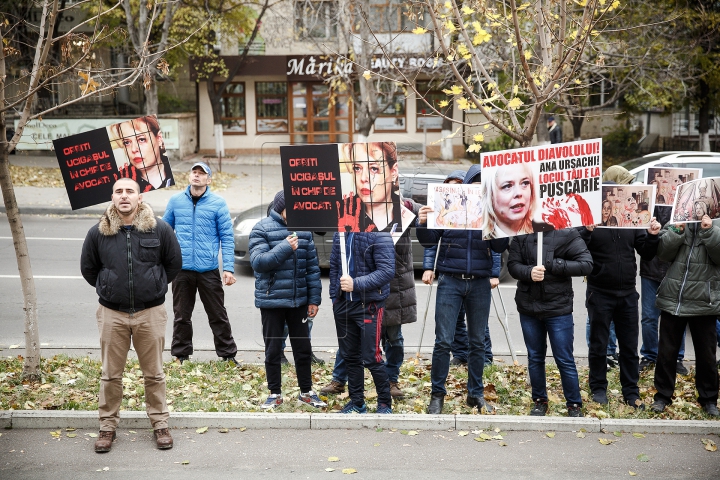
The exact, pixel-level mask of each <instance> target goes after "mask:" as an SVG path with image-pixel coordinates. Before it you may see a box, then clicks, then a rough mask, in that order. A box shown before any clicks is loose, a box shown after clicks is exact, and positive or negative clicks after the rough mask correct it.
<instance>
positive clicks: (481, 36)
mask: <svg viewBox="0 0 720 480" xmlns="http://www.w3.org/2000/svg"><path fill="white" fill-rule="evenodd" d="M491 38H492V35H490V34H489V33H488V32H487V31H485V30H483V29H482V28H481V29H480V30H478V31H477V33H476V34H475V36H474V37H473V41H472V43H473V45H480V44H481V43H483V42H489V41H490V39H491Z"/></svg>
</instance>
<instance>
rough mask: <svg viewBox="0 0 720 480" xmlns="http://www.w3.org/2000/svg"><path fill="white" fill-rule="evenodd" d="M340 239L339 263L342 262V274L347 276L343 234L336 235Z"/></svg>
mask: <svg viewBox="0 0 720 480" xmlns="http://www.w3.org/2000/svg"><path fill="white" fill-rule="evenodd" d="M338 236H339V237H340V261H341V262H342V274H343V275H347V274H348V262H347V254H346V253H345V232H340V233H338Z"/></svg>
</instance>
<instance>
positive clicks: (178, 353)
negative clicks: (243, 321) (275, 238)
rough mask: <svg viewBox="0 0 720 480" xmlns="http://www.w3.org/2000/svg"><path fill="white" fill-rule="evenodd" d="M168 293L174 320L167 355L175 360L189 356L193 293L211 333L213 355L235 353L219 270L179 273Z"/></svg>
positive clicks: (191, 350) (191, 346)
mask: <svg viewBox="0 0 720 480" xmlns="http://www.w3.org/2000/svg"><path fill="white" fill-rule="evenodd" d="M172 292H173V312H174V313H175V321H174V322H173V338H172V345H171V347H170V353H171V354H172V355H173V356H175V357H187V356H189V355H192V353H193V343H192V337H193V326H192V313H193V309H194V308H195V294H196V292H200V301H201V302H202V304H203V306H204V307H205V312H206V313H207V316H208V322H209V323H210V329H211V330H212V332H213V339H214V340H215V352H216V353H217V356H218V357H234V356H235V355H236V354H237V345H235V339H233V336H232V329H231V328H230V320H228V316H227V310H225V292H224V291H223V285H222V280H221V279H220V271H219V270H218V269H215V270H210V271H209V272H194V271H192V270H181V271H180V273H178V275H177V277H175V280H173V282H172Z"/></svg>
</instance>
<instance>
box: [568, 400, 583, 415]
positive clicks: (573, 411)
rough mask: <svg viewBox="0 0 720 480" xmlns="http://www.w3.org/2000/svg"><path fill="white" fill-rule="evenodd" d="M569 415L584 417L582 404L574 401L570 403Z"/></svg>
mask: <svg viewBox="0 0 720 480" xmlns="http://www.w3.org/2000/svg"><path fill="white" fill-rule="evenodd" d="M567 410H568V417H584V416H585V415H583V412H582V405H578V404H577V403H573V404H572V405H568V407H567Z"/></svg>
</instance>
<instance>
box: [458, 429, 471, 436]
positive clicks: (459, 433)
mask: <svg viewBox="0 0 720 480" xmlns="http://www.w3.org/2000/svg"><path fill="white" fill-rule="evenodd" d="M469 434H470V432H467V431H464V430H463V431H461V432H458V435H459V436H461V437H467V436H468V435H469Z"/></svg>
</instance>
